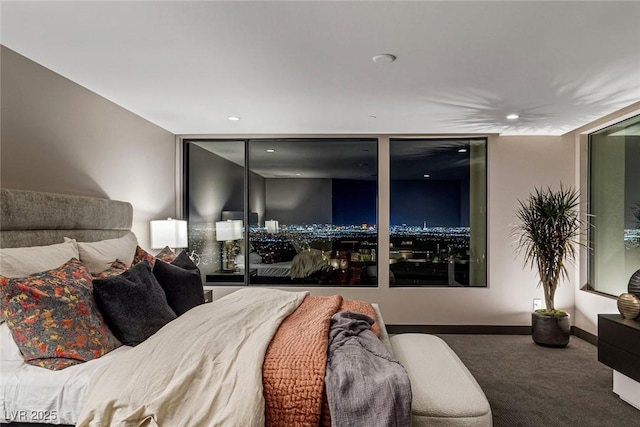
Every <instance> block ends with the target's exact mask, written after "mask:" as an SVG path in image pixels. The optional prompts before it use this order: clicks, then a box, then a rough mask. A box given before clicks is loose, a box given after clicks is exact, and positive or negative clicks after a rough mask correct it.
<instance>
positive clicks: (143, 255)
mask: <svg viewBox="0 0 640 427" xmlns="http://www.w3.org/2000/svg"><path fill="white" fill-rule="evenodd" d="M176 257H177V255H176V253H175V252H174V251H173V250H171V248H170V247H169V246H165V247H164V249H162V250H161V251H160V252H158V254H157V255H156V256H153V255H151V254H150V253H149V252H147V251H145V250H144V249H142V248H141V247H140V246H138V247H136V253H135V255H134V256H133V263H131V267H133V266H134V265H136V264H138V263H139V262H142V261H149V264H151V268H153V266H154V265H155V263H156V259H161V260H162V261H164V262H167V263H170V262H171V261H173V260H174V259H176Z"/></svg>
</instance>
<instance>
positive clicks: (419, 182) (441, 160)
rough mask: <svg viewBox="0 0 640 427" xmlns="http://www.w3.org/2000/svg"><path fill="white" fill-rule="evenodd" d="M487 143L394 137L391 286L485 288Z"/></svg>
mask: <svg viewBox="0 0 640 427" xmlns="http://www.w3.org/2000/svg"><path fill="white" fill-rule="evenodd" d="M486 146H487V144H486V139H468V138H467V139H432V138H430V139H415V138H414V139H406V138H405V139H400V138H393V139H391V141H390V146H389V151H390V179H391V194H390V200H391V206H390V224H389V227H390V236H389V237H390V246H391V247H390V251H389V258H390V259H389V262H390V267H389V268H390V276H391V277H390V284H391V286H486V284H487V263H486V250H487V233H486V223H487V211H486V206H487V196H486V194H487V190H486V186H487V179H486V155H487V154H486V153H487V148H486Z"/></svg>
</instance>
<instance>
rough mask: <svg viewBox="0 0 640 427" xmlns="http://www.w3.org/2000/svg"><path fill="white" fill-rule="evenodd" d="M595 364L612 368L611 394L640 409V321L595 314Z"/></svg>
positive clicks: (616, 315)
mask: <svg viewBox="0 0 640 427" xmlns="http://www.w3.org/2000/svg"><path fill="white" fill-rule="evenodd" d="M598 361H600V362H602V363H604V364H605V365H607V366H609V367H610V368H612V369H613V391H614V393H616V394H618V395H619V396H620V398H621V399H623V400H624V401H626V402H628V403H630V404H631V405H633V406H635V407H636V408H638V409H640V322H639V321H637V320H632V319H624V318H623V317H622V316H621V315H619V314H599V315H598Z"/></svg>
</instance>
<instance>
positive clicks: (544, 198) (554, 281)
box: [513, 185, 582, 314]
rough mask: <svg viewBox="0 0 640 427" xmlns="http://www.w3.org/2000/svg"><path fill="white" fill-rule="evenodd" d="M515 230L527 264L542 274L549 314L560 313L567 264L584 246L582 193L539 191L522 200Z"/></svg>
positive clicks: (542, 189) (569, 188)
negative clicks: (557, 304) (557, 298)
mask: <svg viewBox="0 0 640 427" xmlns="http://www.w3.org/2000/svg"><path fill="white" fill-rule="evenodd" d="M518 203H519V206H518V209H517V210H516V216H517V218H518V220H519V223H518V224H517V225H516V226H515V227H514V230H513V231H514V234H515V235H516V236H517V244H518V250H519V251H520V252H521V253H524V264H525V265H530V266H531V268H535V269H537V271H538V275H539V278H540V282H539V284H540V285H541V286H542V288H543V290H544V300H545V304H546V307H547V311H549V312H551V314H553V313H555V312H556V308H555V305H554V297H555V293H556V289H557V288H558V283H559V281H560V278H562V277H566V276H567V268H566V263H567V262H569V261H573V260H575V259H576V256H577V254H578V250H577V246H578V245H580V242H579V240H580V236H581V229H582V221H581V219H580V211H579V209H578V208H579V205H580V193H579V192H578V191H577V190H576V189H574V188H572V187H568V188H566V187H563V186H562V185H560V189H559V190H553V189H552V188H551V187H547V188H535V190H534V192H533V193H532V194H530V195H529V197H528V198H526V199H524V200H518Z"/></svg>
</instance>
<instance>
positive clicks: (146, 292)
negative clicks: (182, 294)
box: [93, 261, 177, 346]
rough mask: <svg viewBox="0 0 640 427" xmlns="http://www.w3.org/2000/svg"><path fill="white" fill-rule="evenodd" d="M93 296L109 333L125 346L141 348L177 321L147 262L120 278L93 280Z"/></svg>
mask: <svg viewBox="0 0 640 427" xmlns="http://www.w3.org/2000/svg"><path fill="white" fill-rule="evenodd" d="M93 296H94V298H95V300H96V303H97V305H98V309H99V310H100V312H101V313H102V317H104V320H105V322H106V323H107V325H108V326H109V328H110V329H111V332H113V334H114V335H115V336H116V338H118V339H119V340H120V342H122V343H123V344H126V345H131V346H135V345H138V344H140V343H141V342H142V341H144V340H146V339H147V338H149V337H150V336H151V335H153V334H155V333H156V332H157V331H158V329H160V328H162V327H163V326H164V325H166V324H167V323H169V322H170V321H172V320H173V319H175V318H176V317H177V316H176V313H175V312H174V311H173V310H172V309H171V307H170V306H169V304H168V303H167V297H166V295H165V293H164V291H163V290H162V286H160V284H159V283H158V281H157V280H156V278H155V277H154V276H153V273H152V272H151V264H149V261H142V262H140V263H138V264H136V265H134V266H133V267H132V268H130V269H129V270H127V271H125V272H124V273H122V274H121V275H119V276H111V277H106V278H104V279H95V280H94V281H93Z"/></svg>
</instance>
